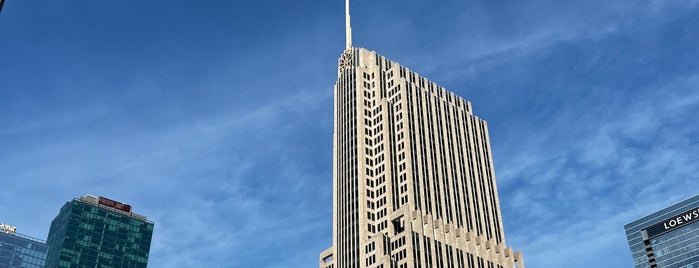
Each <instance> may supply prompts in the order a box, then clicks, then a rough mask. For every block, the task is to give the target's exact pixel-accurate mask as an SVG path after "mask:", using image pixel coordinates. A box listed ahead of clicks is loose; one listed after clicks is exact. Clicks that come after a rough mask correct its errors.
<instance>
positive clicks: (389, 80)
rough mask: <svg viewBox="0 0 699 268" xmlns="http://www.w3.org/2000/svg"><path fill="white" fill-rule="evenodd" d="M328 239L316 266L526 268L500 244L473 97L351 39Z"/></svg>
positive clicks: (484, 135) (342, 66) (484, 139)
mask: <svg viewBox="0 0 699 268" xmlns="http://www.w3.org/2000/svg"><path fill="white" fill-rule="evenodd" d="M338 65H339V67H338V79H337V82H336V84H335V88H334V90H335V105H334V106H335V108H334V110H335V115H334V117H335V124H334V132H333V245H332V247H330V248H328V249H327V250H325V251H323V252H321V253H320V260H319V261H320V264H319V266H320V268H360V267H361V268H364V267H381V268H418V267H422V268H428V267H434V268H514V267H517V268H523V267H524V264H523V259H522V254H521V253H520V252H513V250H512V248H510V247H507V245H506V243H505V234H504V231H503V227H502V217H501V214H500V203H499V201H498V193H497V186H496V183H495V173H494V170H493V162H492V155H491V149H490V139H489V135H488V126H487V123H486V122H485V121H484V120H482V119H480V118H478V117H477V116H475V115H474V114H473V111H472V108H471V103H470V102H468V101H465V100H464V99H462V98H461V97H459V96H456V95H454V93H452V92H449V91H447V90H446V89H444V88H442V87H440V86H438V85H437V84H435V83H433V82H431V81H429V80H427V79H425V78H424V77H421V76H420V75H418V74H416V73H415V72H412V71H410V70H409V69H407V68H405V67H403V66H400V65H399V64H397V63H395V62H392V61H390V60H388V59H386V58H384V57H382V56H380V55H378V54H377V53H376V52H374V51H369V50H367V49H364V48H355V47H352V44H351V30H350V27H349V3H348V2H347V48H346V50H345V51H344V53H343V54H342V56H341V57H340V59H339V64H338Z"/></svg>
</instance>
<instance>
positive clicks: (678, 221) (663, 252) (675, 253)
mask: <svg viewBox="0 0 699 268" xmlns="http://www.w3.org/2000/svg"><path fill="white" fill-rule="evenodd" d="M624 228H625V229H626V238H627V239H628V241H629V247H630V248H631V255H632V257H633V261H634V265H635V266H634V267H635V268H699V195H697V196H695V197H692V198H690V199H687V200H685V201H682V202H680V203H677V204H675V205H672V206H670V207H668V208H665V209H662V210H660V211H658V212H655V213H653V214H650V215H648V216H646V217H643V218H641V219H639V220H636V221H634V222H632V223H629V224H627V225H625V226H624Z"/></svg>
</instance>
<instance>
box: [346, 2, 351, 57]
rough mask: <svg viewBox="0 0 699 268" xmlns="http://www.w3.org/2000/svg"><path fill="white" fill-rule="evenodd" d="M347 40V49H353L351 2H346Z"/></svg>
mask: <svg viewBox="0 0 699 268" xmlns="http://www.w3.org/2000/svg"><path fill="white" fill-rule="evenodd" d="M345 39H346V41H345V42H346V49H350V48H352V27H351V26H350V12H349V0H345Z"/></svg>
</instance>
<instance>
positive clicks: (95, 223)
mask: <svg viewBox="0 0 699 268" xmlns="http://www.w3.org/2000/svg"><path fill="white" fill-rule="evenodd" d="M152 236H153V222H152V221H148V220H147V219H146V217H145V216H142V215H138V214H136V213H133V212H132V211H131V206H130V205H127V204H124V203H121V202H117V201H114V200H111V199H108V198H105V197H97V196H92V195H86V196H84V197H79V198H75V199H73V200H72V201H70V202H67V203H66V204H65V205H64V206H63V207H62V208H61V211H60V213H58V216H56V218H54V219H53V221H52V222H51V229H50V230H49V235H48V240H47V244H48V245H49V251H48V256H47V261H46V267H47V268H56V267H61V268H69V267H113V268H127V267H128V268H145V267H146V266H147V264H148V254H149V251H150V244H151V237H152Z"/></svg>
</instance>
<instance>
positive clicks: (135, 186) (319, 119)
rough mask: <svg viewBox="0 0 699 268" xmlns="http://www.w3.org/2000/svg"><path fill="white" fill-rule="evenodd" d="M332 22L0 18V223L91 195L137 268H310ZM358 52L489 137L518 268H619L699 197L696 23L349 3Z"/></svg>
mask: <svg viewBox="0 0 699 268" xmlns="http://www.w3.org/2000/svg"><path fill="white" fill-rule="evenodd" d="M343 8H344V1H339V0H338V1H327V0H312V1H278V0H260V1H177V0H175V1H158V0H153V1H130V0H128V1H36V0H21V1H19V0H7V1H6V3H5V6H4V8H3V11H2V13H0V182H1V184H2V186H0V202H2V204H4V205H3V206H0V222H4V223H9V224H12V225H15V226H17V227H18V231H19V232H21V233H23V234H27V235H31V236H35V237H39V238H45V237H46V234H47V232H48V229H49V224H50V221H51V219H53V217H54V216H55V215H56V214H57V213H58V210H59V208H60V206H61V205H62V204H63V203H64V202H66V201H68V200H70V199H72V198H73V197H77V196H82V195H84V194H86V193H92V194H97V195H103V196H106V197H109V198H112V199H115V200H120V201H124V202H126V203H129V204H131V205H133V207H134V211H135V212H137V213H140V214H144V215H147V216H148V217H149V218H150V219H152V220H153V221H155V222H156V229H155V234H154V238H153V244H152V249H151V258H150V260H149V264H150V267H316V265H317V260H318V253H319V252H320V251H321V250H323V249H325V248H327V247H328V246H330V244H331V232H332V228H331V216H332V207H331V200H332V193H331V188H332V170H331V168H332V120H333V118H332V107H333V106H332V101H333V100H332V86H333V84H334V81H335V78H336V75H337V72H336V64H337V58H338V56H339V54H340V53H341V51H342V50H343V49H344V28H343V27H344V18H343V13H344V10H343ZM352 18H353V30H354V44H355V45H356V46H362V47H366V48H368V49H371V50H376V51H378V52H379V53H381V54H383V55H385V56H387V57H389V58H390V59H393V60H395V61H397V62H399V63H401V64H402V65H404V66H407V67H409V68H410V69H412V70H414V71H417V72H418V73H420V74H422V75H424V76H426V77H428V78H430V79H431V80H433V81H435V82H437V83H438V84H440V85H442V86H444V87H446V88H448V89H449V90H451V91H454V92H456V93H457V94H458V95H460V96H463V97H464V98H466V99H468V100H470V101H471V102H472V103H473V106H474V112H475V113H476V114H477V115H478V116H479V117H481V118H484V119H485V120H487V121H488V124H489V127H490V135H491V143H492V148H493V157H494V161H495V166H496V174H497V180H498V187H499V191H500V198H501V204H502V213H503V219H504V224H505V232H506V238H507V242H508V244H511V245H512V246H514V247H515V248H518V249H521V250H522V251H523V253H524V257H525V264H526V265H527V267H530V268H536V267H574V268H575V267H631V265H632V261H631V257H630V253H629V250H628V247H627V243H626V240H625V234H624V230H623V225H624V224H626V223H628V222H631V221H633V220H635V219H637V218H639V217H641V216H644V215H646V214H649V213H651V212H653V211H655V210H657V209H660V208H662V207H665V206H668V205H671V204H673V203H676V202H678V201H681V200H683V199H686V198H688V197H691V196H693V195H696V194H698V193H699V190H698V189H699V175H697V174H699V119H698V118H699V60H697V59H699V1H697V0H673V1H666V0H647V1H638V0H616V1H602V0H588V1H552V0H540V1H536V0H535V1H508V0H496V1H493V0H489V1H485V0H474V1H455V0H445V1H415V0H404V1H397V0H385V1H367V0H354V1H353V3H352Z"/></svg>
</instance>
